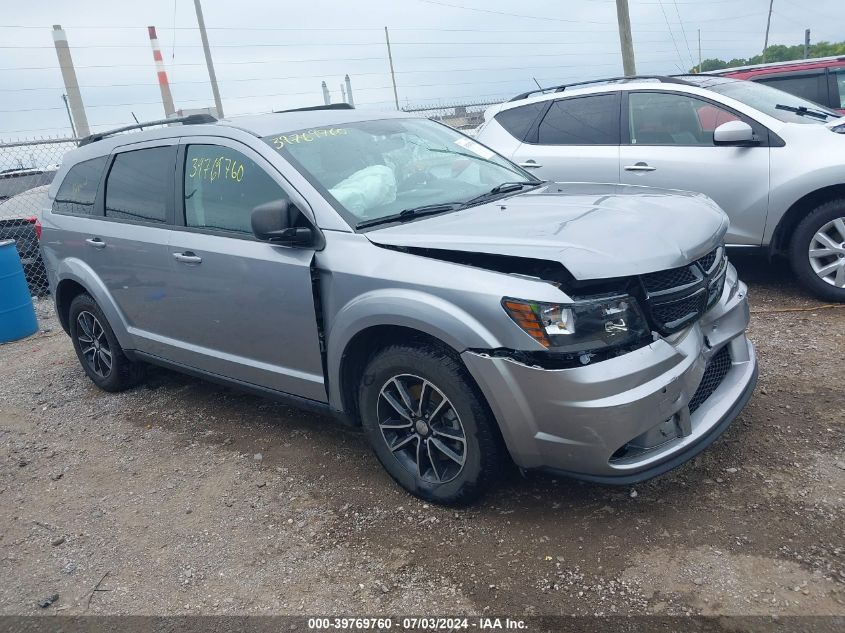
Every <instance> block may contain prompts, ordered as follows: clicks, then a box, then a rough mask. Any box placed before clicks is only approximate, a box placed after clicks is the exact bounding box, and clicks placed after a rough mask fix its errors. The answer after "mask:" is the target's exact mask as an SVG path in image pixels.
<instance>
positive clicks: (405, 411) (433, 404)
mask: <svg viewBox="0 0 845 633" xmlns="http://www.w3.org/2000/svg"><path fill="white" fill-rule="evenodd" d="M358 402H359V411H360V415H361V424H362V426H363V428H364V432H365V434H366V436H367V439H368V441H369V443H370V446H372V448H373V451H374V452H375V454H376V456H377V457H378V459H379V461H380V462H381V463H382V465H383V466H384V468H385V469H386V470H387V472H388V473H389V474H390V476H391V477H393V479H394V480H395V481H396V482H397V483H398V484H399V485H400V486H402V487H403V488H405V490H407V491H408V492H410V493H411V494H413V495H415V496H417V497H420V498H422V499H425V500H428V501H432V502H435V503H442V504H449V505H458V504H461V505H462V504H467V503H470V502H472V501H474V500H475V499H476V498H478V497H479V496H480V495H481V494H482V493H483V492H484V491H485V490H487V489H488V488H489V487H490V485H491V484H492V483H493V481H494V480H495V479H496V478H497V477H498V475H499V474H500V472H501V469H502V466H503V458H504V450H503V447H502V441H501V438H500V436H499V433H498V429H497V428H496V426H495V421H494V420H493V417H492V415H491V413H490V411H489V409H488V407H487V405H486V404H485V403H484V402H483V399H482V397H481V396H480V394H478V393H477V389H476V388H475V386H474V385H473V383H472V382H471V379H470V378H469V376H468V375H467V373H466V370H465V369H464V367H463V366H462V365H461V364H460V362H458V361H457V360H456V359H455V358H453V357H452V356H451V355H450V354H448V353H446V352H444V351H439V350H436V349H432V348H424V347H421V346H419V347H418V346H410V345H395V346H391V347H388V348H386V349H384V350H382V351H381V352H379V353H378V354H376V355H375V356H374V357H373V358H372V359H371V360H370V362H369V364H368V365H367V367H366V369H365V370H364V373H363V376H362V380H361V387H360V392H359V400H358Z"/></svg>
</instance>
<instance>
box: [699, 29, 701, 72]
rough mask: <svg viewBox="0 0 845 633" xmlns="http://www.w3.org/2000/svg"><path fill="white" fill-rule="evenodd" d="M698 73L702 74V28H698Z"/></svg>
mask: <svg viewBox="0 0 845 633" xmlns="http://www.w3.org/2000/svg"><path fill="white" fill-rule="evenodd" d="M698 74H699V75H700V74H701V29H698Z"/></svg>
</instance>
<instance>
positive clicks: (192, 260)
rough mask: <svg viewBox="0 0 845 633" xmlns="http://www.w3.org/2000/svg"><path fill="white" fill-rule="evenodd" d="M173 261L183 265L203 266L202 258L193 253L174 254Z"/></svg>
mask: <svg viewBox="0 0 845 633" xmlns="http://www.w3.org/2000/svg"><path fill="white" fill-rule="evenodd" d="M173 259H175V260H176V261H177V262H182V263H183V264H201V263H202V257H200V256H199V255H197V254H196V253H194V252H193V251H185V252H184V253H173Z"/></svg>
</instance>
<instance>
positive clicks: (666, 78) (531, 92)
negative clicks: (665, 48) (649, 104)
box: [509, 75, 689, 101]
mask: <svg viewBox="0 0 845 633" xmlns="http://www.w3.org/2000/svg"><path fill="white" fill-rule="evenodd" d="M641 79H653V80H656V81H659V82H661V83H667V84H688V83H689V82H687V81H684V80H683V79H678V78H676V77H670V76H667V75H632V76H629V77H608V78H607V79H591V80H590V81H577V82H575V83H571V84H561V85H559V86H549V87H548V88H539V89H537V90H529V91H528V92H523V93H522V94H518V95H516V96H515V97H514V98H513V99H510V100H509V101H519V100H521V99H525V98H527V97H530V96H531V95H536V94H543V93H544V92H563V91H564V90H566V89H567V88H575V87H576V86H589V85H591V84H609V83H623V82H626V81H640V80H641Z"/></svg>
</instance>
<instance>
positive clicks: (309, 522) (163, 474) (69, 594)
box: [0, 259, 845, 616]
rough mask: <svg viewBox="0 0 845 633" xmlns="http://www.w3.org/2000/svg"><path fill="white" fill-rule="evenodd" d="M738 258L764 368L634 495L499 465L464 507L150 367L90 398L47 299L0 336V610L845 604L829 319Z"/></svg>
mask: <svg viewBox="0 0 845 633" xmlns="http://www.w3.org/2000/svg"><path fill="white" fill-rule="evenodd" d="M738 265H739V266H738V267H739V268H740V272H741V274H742V276H743V277H744V278H745V279H746V280H747V281H748V282H749V285H750V287H751V293H750V295H751V302H752V310H754V311H755V314H754V315H753V319H752V328H751V337H752V339H753V340H754V342H755V343H756V345H757V349H758V353H759V357H760V361H761V372H760V373H761V377H760V384H759V386H758V388H757V392H756V393H755V395H754V397H753V399H752V401H751V404H750V406H749V407H748V408H747V409H746V410H745V412H744V413H743V414H742V415H741V417H740V418H739V419H738V420H737V421H736V422H735V423H734V424H733V425H732V427H731V428H730V429H729V430H728V431H727V433H726V434H725V435H724V437H723V438H722V439H720V440H719V441H718V442H717V443H715V444H714V445H713V446H712V447H710V448H709V449H708V450H707V451H705V452H704V453H703V454H702V455H701V456H699V457H698V458H696V459H695V460H694V461H693V462H691V463H689V464H687V465H685V466H684V467H682V468H680V469H678V470H676V471H674V472H673V473H670V474H669V475H666V476H664V477H662V478H659V479H657V480H653V481H651V482H648V483H645V484H640V485H638V486H636V487H635V488H633V489H632V488H611V487H602V486H598V485H591V484H584V483H577V482H573V481H566V480H554V479H551V478H548V477H543V476H539V475H536V476H530V477H528V478H523V477H521V476H520V475H519V474H518V473H513V474H511V475H509V476H508V477H506V480H505V482H504V483H503V484H502V485H501V487H500V488H499V489H498V490H496V491H495V492H494V493H493V494H491V495H489V496H488V497H486V498H485V499H484V500H483V501H482V502H481V503H479V504H478V505H476V506H474V507H472V508H469V509H463V510H455V509H444V508H440V507H435V506H431V505H427V504H424V503H422V502H420V501H417V500H415V499H414V498H412V497H409V496H408V495H406V494H405V493H403V492H402V491H401V490H399V489H398V488H397V487H396V486H395V485H394V484H393V482H392V481H391V480H390V479H389V477H388V476H387V475H386V474H385V473H384V472H383V471H382V469H381V467H380V466H379V464H378V463H377V462H376V460H375V458H374V457H373V456H371V454H370V452H369V450H368V449H367V447H366V445H365V444H364V441H363V439H362V438H361V437H360V436H359V435H358V434H357V433H355V432H352V431H349V430H345V429H343V428H339V427H337V426H335V425H333V424H332V423H330V422H329V421H328V420H326V419H323V418H320V417H318V416H315V415H311V414H306V413H302V412H300V411H297V410H295V409H291V408H287V407H285V406H281V405H279V404H275V403H272V402H268V401H265V400H261V399H259V398H255V397H252V396H246V395H242V394H239V393H236V392H233V391H228V390H225V389H221V388H220V387H218V386H215V385H212V384H208V383H204V382H199V381H196V380H194V379H191V378H187V377H183V376H180V375H177V374H172V373H169V372H165V371H158V370H157V371H154V372H153V373H152V375H151V377H150V379H149V381H148V383H147V384H146V385H145V386H142V387H139V388H137V389H135V390H132V391H130V392H127V393H123V394H120V395H110V394H106V393H103V392H100V391H98V390H97V389H96V388H95V387H94V386H93V385H92V384H91V383H90V382H89V381H88V380H87V379H86V377H85V375H84V374H83V372H82V370H81V369H80V367H79V365H78V363H77V360H76V357H75V356H74V353H73V349H72V347H71V344H70V341H69V339H68V338H67V336H66V335H65V334H64V332H63V331H62V330H61V328H60V327H59V326H58V324H57V322H56V320H55V318H53V317H52V308H51V306H50V305H49V304H47V303H44V304H41V305H40V306H39V312H40V316H41V317H42V320H41V323H42V327H43V328H44V331H42V333H40V334H38V335H36V336H34V337H31V338H29V339H26V340H24V341H19V342H16V343H13V344H8V345H4V346H0V454H2V459H0V509H2V512H0V578H3V581H2V583H0V612H2V613H4V614H30V613H45V612H56V611H60V612H63V613H64V614H81V613H88V614H103V613H109V614H129V613H131V614H175V613H190V614H194V613H208V614H212V613H239V614H245V613H255V614H258V613H290V614H305V613H307V614H336V613H345V614H381V613H388V614H417V615H422V614H436V615H449V614H456V613H466V614H484V613H491V612H492V613H497V614H507V615H513V616H519V615H552V614H555V615H556V614H578V615H591V614H595V613H602V614H612V613H619V614H649V613H662V614H688V613H695V614H779V615H788V614H845V389H843V386H845V362H843V357H845V309H839V308H823V307H821V304H820V303H818V302H815V301H814V300H812V299H810V298H808V297H807V296H806V295H805V294H804V293H803V292H802V291H800V290H799V289H797V288H796V287H794V285H793V284H792V283H791V281H789V279H790V278H789V275H788V273H787V272H786V271H785V269H783V268H782V267H780V266H769V265H768V264H765V263H763V262H760V261H756V260H742V259H740V260H738ZM784 308H802V309H803V308H810V309H808V310H804V311H789V312H779V311H778V310H782V309H784ZM95 588H96V589H97V590H96V591H94V589H95ZM53 594H58V595H59V598H58V600H57V601H56V602H54V603H53V604H52V605H50V606H48V607H46V608H44V609H42V608H40V607H39V602H40V601H42V600H44V599H45V598H47V597H48V596H52V595H53Z"/></svg>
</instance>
